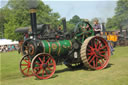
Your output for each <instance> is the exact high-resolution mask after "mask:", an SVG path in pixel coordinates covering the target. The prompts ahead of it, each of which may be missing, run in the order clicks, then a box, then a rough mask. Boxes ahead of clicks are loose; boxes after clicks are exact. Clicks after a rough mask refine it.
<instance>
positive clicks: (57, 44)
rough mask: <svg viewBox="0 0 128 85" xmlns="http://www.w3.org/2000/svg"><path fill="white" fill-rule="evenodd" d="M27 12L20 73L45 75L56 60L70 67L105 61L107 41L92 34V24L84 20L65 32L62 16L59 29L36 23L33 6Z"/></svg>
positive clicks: (95, 67)
mask: <svg viewBox="0 0 128 85" xmlns="http://www.w3.org/2000/svg"><path fill="white" fill-rule="evenodd" d="M30 16H31V28H32V33H31V34H30V36H32V37H31V38H27V39H26V40H25V41H24V43H23V45H22V52H23V54H24V56H23V57H22V59H21V61H20V71H21V73H22V74H23V75H25V76H32V75H35V76H36V77H37V78H39V79H48V78H50V77H51V76H52V75H53V74H54V73H55V70H56V64H58V63H60V62H64V64H65V65H66V66H67V67H69V68H72V69H73V68H79V67H81V66H84V67H87V68H88V69H93V70H100V69H103V68H105V67H106V66H107V65H108V61H109V57H110V48H109V46H108V43H107V42H106V40H105V39H104V38H102V37H99V36H94V31H93V28H92V26H91V25H90V24H89V23H88V22H85V21H81V22H79V23H78V24H77V25H76V28H75V29H74V31H73V32H72V33H66V20H65V19H63V27H64V31H59V30H54V29H50V28H49V25H36V10H35V9H30ZM26 29H27V28H26ZM26 29H25V30H26ZM19 31H20V30H19ZM17 32H18V30H17Z"/></svg>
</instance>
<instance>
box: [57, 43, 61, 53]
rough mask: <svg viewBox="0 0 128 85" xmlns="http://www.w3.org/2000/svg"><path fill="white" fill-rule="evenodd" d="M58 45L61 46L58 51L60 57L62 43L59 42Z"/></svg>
mask: <svg viewBox="0 0 128 85" xmlns="http://www.w3.org/2000/svg"><path fill="white" fill-rule="evenodd" d="M57 43H58V45H59V50H58V55H59V54H60V50H61V47H60V42H59V41H58V42H57Z"/></svg>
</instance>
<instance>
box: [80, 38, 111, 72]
mask: <svg viewBox="0 0 128 85" xmlns="http://www.w3.org/2000/svg"><path fill="white" fill-rule="evenodd" d="M80 54H81V59H82V61H83V63H84V66H86V67H88V68H89V69H94V70H100V69H103V68H105V67H106V66H107V65H108V61H109V56H110V48H109V46H108V43H107V41H106V40H105V39H103V38H102V37H99V36H93V37H89V38H87V39H86V40H85V41H84V43H83V44H82V47H81V52H80Z"/></svg>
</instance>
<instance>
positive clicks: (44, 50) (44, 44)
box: [42, 42, 45, 53]
mask: <svg viewBox="0 0 128 85" xmlns="http://www.w3.org/2000/svg"><path fill="white" fill-rule="evenodd" d="M42 43H43V46H44V47H43V48H44V50H43V52H44V53H45V44H44V42H42Z"/></svg>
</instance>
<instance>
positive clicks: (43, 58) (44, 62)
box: [43, 56, 45, 64]
mask: <svg viewBox="0 0 128 85" xmlns="http://www.w3.org/2000/svg"><path fill="white" fill-rule="evenodd" d="M44 63H45V56H43V64H44Z"/></svg>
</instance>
